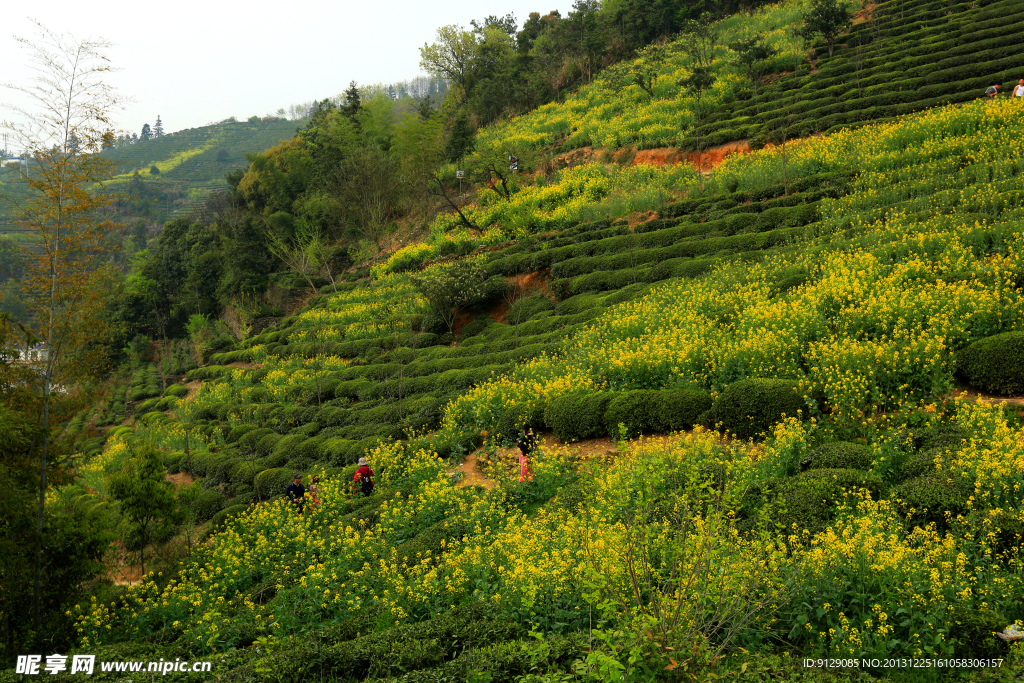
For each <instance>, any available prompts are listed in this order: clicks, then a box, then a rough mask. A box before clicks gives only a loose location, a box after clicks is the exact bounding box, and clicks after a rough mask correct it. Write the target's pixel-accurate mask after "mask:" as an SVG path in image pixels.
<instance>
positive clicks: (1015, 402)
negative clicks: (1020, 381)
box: [953, 389, 1024, 408]
mask: <svg viewBox="0 0 1024 683" xmlns="http://www.w3.org/2000/svg"><path fill="white" fill-rule="evenodd" d="M953 397H954V398H962V399H963V400H965V401H971V402H972V403H977V402H978V401H987V402H989V403H1002V404H1003V405H1006V406H1014V407H1017V408H1020V407H1024V396H989V395H987V394H982V393H979V392H977V391H974V390H971V389H954V390H953Z"/></svg>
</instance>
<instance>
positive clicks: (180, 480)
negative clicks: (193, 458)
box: [164, 472, 196, 492]
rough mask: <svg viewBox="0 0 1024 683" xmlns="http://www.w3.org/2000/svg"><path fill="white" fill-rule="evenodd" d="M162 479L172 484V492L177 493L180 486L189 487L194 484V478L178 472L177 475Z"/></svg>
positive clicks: (186, 473)
mask: <svg viewBox="0 0 1024 683" xmlns="http://www.w3.org/2000/svg"><path fill="white" fill-rule="evenodd" d="M164 479H166V480H167V481H169V482H171V483H172V484H174V491H175V492H177V491H178V489H180V488H181V487H182V486H189V485H191V484H192V483H193V482H195V480H196V478H195V477H193V476H192V475H191V474H189V473H188V472H178V473H177V474H168V475H165V476H164Z"/></svg>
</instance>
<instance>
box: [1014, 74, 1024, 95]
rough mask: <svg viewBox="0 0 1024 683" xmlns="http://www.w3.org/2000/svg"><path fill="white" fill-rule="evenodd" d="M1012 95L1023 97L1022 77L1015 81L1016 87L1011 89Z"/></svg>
mask: <svg viewBox="0 0 1024 683" xmlns="http://www.w3.org/2000/svg"><path fill="white" fill-rule="evenodd" d="M1013 96H1014V97H1019V98H1021V99H1024V78H1022V79H1020V81H1018V82H1017V87H1016V88H1014V89H1013Z"/></svg>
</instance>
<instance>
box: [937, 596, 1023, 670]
mask: <svg viewBox="0 0 1024 683" xmlns="http://www.w3.org/2000/svg"><path fill="white" fill-rule="evenodd" d="M1011 621H1012V620H1011ZM1007 623H1008V622H1007V619H1006V617H1004V616H1003V615H1001V614H999V613H998V612H996V611H995V610H991V609H970V608H968V607H965V606H962V605H957V606H955V607H954V608H953V612H952V614H950V619H949V624H950V628H949V640H950V642H951V643H952V645H953V651H954V652H955V653H956V656H957V657H969V658H982V657H984V658H990V657H993V658H1002V657H1005V656H1006V643H1004V642H1003V641H1002V640H1000V639H999V638H998V637H997V636H996V635H995V633H996V632H999V631H1002V630H1003V629H1004V628H1006V624H1007Z"/></svg>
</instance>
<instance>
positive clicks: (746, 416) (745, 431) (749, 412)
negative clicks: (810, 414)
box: [701, 377, 807, 439]
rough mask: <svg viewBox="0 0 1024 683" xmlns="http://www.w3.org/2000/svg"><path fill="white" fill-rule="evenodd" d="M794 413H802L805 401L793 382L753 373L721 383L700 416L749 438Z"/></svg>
mask: <svg viewBox="0 0 1024 683" xmlns="http://www.w3.org/2000/svg"><path fill="white" fill-rule="evenodd" d="M798 414H803V415H804V416H805V417H806V415H807V405H806V403H805V402H804V399H803V397H802V396H801V395H800V393H799V392H798V390H797V385H796V382H792V381H789V380H784V379H765V378H761V377H756V378H753V379H745V380H740V381H739V382H733V383H732V384H730V385H729V386H727V387H725V389H723V390H722V392H721V393H720V394H719V395H718V398H717V399H715V403H714V405H713V406H712V407H711V410H709V411H708V412H707V413H706V414H705V415H704V416H703V417H702V418H701V420H702V422H703V423H704V424H706V425H708V426H711V427H720V428H721V429H723V430H725V431H726V432H727V433H729V434H735V435H736V436H738V437H740V438H741V439H750V438H754V437H757V436H760V435H763V434H765V433H766V432H768V431H769V430H770V429H771V428H772V427H773V426H774V425H775V423H777V422H778V421H779V420H781V419H782V418H783V417H784V416H788V417H795V416H797V415H798Z"/></svg>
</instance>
